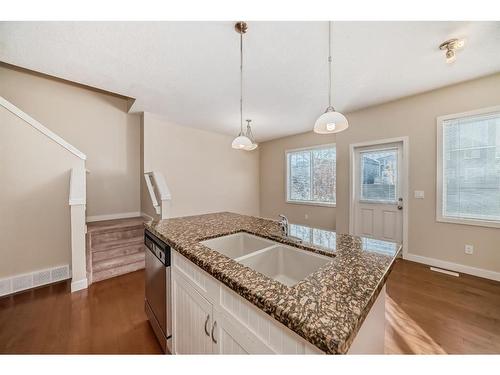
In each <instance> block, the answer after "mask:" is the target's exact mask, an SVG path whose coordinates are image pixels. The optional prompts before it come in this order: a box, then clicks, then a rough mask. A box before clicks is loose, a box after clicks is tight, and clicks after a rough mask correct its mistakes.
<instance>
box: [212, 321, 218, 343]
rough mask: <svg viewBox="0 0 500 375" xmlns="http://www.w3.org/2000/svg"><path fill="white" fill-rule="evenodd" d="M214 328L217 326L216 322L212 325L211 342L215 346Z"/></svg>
mask: <svg viewBox="0 0 500 375" xmlns="http://www.w3.org/2000/svg"><path fill="white" fill-rule="evenodd" d="M216 326H217V321H215V322H214V325H213V326H212V341H213V343H214V344H217V340H216V339H215V337H214V331H215V327H216Z"/></svg>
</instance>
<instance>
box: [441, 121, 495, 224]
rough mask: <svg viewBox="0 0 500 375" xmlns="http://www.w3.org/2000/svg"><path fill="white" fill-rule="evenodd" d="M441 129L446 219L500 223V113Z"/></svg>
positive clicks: (450, 122)
mask: <svg viewBox="0 0 500 375" xmlns="http://www.w3.org/2000/svg"><path fill="white" fill-rule="evenodd" d="M441 126H442V128H441V130H440V131H441V134H442V137H441V143H442V144H441V153H440V155H439V157H440V158H441V161H442V167H441V176H438V178H440V179H441V183H442V191H441V194H442V196H441V202H442V207H441V208H440V209H441V215H442V217H443V218H455V219H462V220H482V221H495V222H500V158H499V157H498V156H499V154H500V112H490V113H485V114H480V115H472V116H462V117H459V118H452V119H447V120H443V121H442V125H441Z"/></svg>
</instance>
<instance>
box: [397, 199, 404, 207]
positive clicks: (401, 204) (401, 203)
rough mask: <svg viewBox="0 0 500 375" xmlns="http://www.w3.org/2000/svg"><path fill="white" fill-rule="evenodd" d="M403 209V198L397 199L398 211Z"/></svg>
mask: <svg viewBox="0 0 500 375" xmlns="http://www.w3.org/2000/svg"><path fill="white" fill-rule="evenodd" d="M402 209H403V198H399V199H398V210H402Z"/></svg>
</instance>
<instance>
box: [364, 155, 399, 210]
mask: <svg viewBox="0 0 500 375" xmlns="http://www.w3.org/2000/svg"><path fill="white" fill-rule="evenodd" d="M360 158H361V160H360V164H361V167H360V169H361V170H360V173H361V191H360V200H361V201H364V202H396V201H397V200H398V197H397V195H398V188H397V181H398V149H397V148H396V149H389V150H373V151H362V152H360Z"/></svg>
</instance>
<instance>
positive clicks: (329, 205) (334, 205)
mask: <svg viewBox="0 0 500 375" xmlns="http://www.w3.org/2000/svg"><path fill="white" fill-rule="evenodd" d="M286 203H289V204H298V205H304V206H318V207H329V208H334V207H337V204H336V203H321V202H310V201H290V200H288V199H287V200H286Z"/></svg>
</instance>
